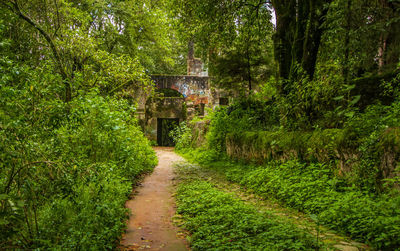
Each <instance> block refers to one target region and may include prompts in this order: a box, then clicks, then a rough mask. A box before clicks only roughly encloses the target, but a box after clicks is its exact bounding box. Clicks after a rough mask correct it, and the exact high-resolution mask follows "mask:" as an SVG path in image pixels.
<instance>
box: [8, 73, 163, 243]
mask: <svg viewBox="0 0 400 251" xmlns="http://www.w3.org/2000/svg"><path fill="white" fill-rule="evenodd" d="M39 76H41V75H40V74H39ZM26 77H30V73H29V71H28V73H27V76H26ZM41 77H47V75H44V76H41ZM32 78H33V81H31V86H27V87H24V86H17V85H15V86H12V85H8V84H7V85H3V86H1V88H0V97H1V98H0V100H1V101H0V104H1V106H0V114H4V116H1V121H0V128H1V129H2V130H0V163H1V164H0V167H1V168H0V175H1V177H2V178H1V179H0V191H1V194H0V201H1V205H2V207H1V209H0V247H4V248H7V247H10V246H12V247H17V248H26V249H33V248H43V249H84V250H89V249H104V248H106V249H111V248H113V247H114V246H115V244H116V240H117V239H118V238H119V237H120V236H121V233H122V231H123V228H124V224H125V219H126V217H127V213H126V209H125V208H124V203H125V201H126V199H127V197H128V195H129V192H130V190H131V188H132V183H133V182H134V181H135V179H137V177H138V176H139V174H141V173H143V172H148V171H151V170H152V168H153V166H154V165H155V164H156V157H155V154H154V151H153V150H152V149H151V148H150V146H149V142H148V140H147V139H146V138H145V137H144V136H143V133H142V132H141V131H140V129H139V126H138V125H137V122H136V120H135V119H134V117H133V116H134V107H130V106H129V105H128V104H127V102H125V101H123V100H118V99H116V98H104V97H101V96H99V95H98V94H97V93H96V92H93V93H88V94H82V95H79V96H78V97H76V98H75V99H74V100H73V101H72V102H70V103H68V104H65V103H63V102H60V101H59V100H57V99H51V98H49V99H47V98H46V95H49V93H51V92H52V90H49V89H46V88H45V87H43V86H42V85H44V84H45V82H43V83H42V82H35V81H34V80H35V77H32ZM19 100H21V101H19Z"/></svg>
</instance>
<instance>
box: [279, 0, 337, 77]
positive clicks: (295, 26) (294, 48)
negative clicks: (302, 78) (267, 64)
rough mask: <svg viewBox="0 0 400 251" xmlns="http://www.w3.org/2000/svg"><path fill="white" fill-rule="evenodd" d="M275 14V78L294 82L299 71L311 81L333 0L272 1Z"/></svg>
mask: <svg viewBox="0 0 400 251" xmlns="http://www.w3.org/2000/svg"><path fill="white" fill-rule="evenodd" d="M271 2H272V6H273V7H274V9H275V13H276V33H275V34H274V48H275V49H274V50H275V59H276V61H277V63H278V76H279V78H281V79H283V80H297V78H298V72H299V68H300V67H301V69H303V70H304V72H305V74H306V76H307V77H309V78H310V79H313V77H314V72H315V68H316V62H317V55H318V51H319V47H320V43H321V37H322V34H323V32H324V29H323V24H324V22H325V20H326V15H327V13H328V10H329V6H330V3H331V2H332V0H272V1H271Z"/></svg>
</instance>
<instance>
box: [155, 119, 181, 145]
mask: <svg viewBox="0 0 400 251" xmlns="http://www.w3.org/2000/svg"><path fill="white" fill-rule="evenodd" d="M178 125H179V118H157V144H158V145H159V146H175V143H174V141H173V139H172V137H171V136H170V132H171V131H172V130H174V129H175V127H176V126H178Z"/></svg>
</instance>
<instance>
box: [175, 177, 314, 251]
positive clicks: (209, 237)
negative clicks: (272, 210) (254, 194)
mask: <svg viewBox="0 0 400 251" xmlns="http://www.w3.org/2000/svg"><path fill="white" fill-rule="evenodd" d="M177 193H178V194H177V200H178V201H177V203H178V209H177V210H178V212H179V213H180V214H182V215H183V217H184V220H185V221H186V223H185V228H186V229H188V230H189V231H191V233H192V236H191V237H190V239H191V246H192V248H193V249H194V250H224V249H233V250H313V249H315V248H316V247H317V243H316V239H315V238H313V236H311V235H310V234H308V233H306V232H304V230H300V229H299V228H297V227H296V226H294V225H292V224H288V223H287V222H283V221H282V219H279V218H277V217H276V216H273V215H270V214H268V213H260V212H258V211H257V209H256V208H255V207H253V206H250V205H246V204H244V203H243V202H242V201H240V200H239V199H237V198H235V197H234V196H233V195H231V194H227V193H225V192H222V191H220V190H218V189H216V188H214V187H213V186H212V185H211V184H210V183H207V182H205V181H197V182H190V183H183V184H181V185H180V186H179V188H178V191H177Z"/></svg>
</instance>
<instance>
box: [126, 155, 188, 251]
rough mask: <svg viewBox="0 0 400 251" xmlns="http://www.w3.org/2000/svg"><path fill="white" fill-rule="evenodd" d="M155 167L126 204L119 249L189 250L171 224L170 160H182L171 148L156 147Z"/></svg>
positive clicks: (172, 174)
mask: <svg viewBox="0 0 400 251" xmlns="http://www.w3.org/2000/svg"><path fill="white" fill-rule="evenodd" d="M155 151H156V152H157V157H158V166H157V167H156V168H155V169H154V172H153V173H152V174H151V175H150V176H148V177H146V178H145V179H144V181H143V183H142V184H141V186H139V187H138V188H137V189H136V191H135V192H136V195H134V196H133V199H131V200H129V201H128V202H127V203H126V207H127V208H129V209H130V210H131V213H132V215H131V216H130V219H129V222H128V228H127V231H126V233H125V234H124V236H123V238H122V241H121V249H122V250H170V251H180V250H188V247H187V243H186V242H185V240H184V239H182V238H180V237H179V236H178V235H177V233H178V232H177V228H176V227H175V226H174V225H173V224H172V217H173V216H174V214H175V203H174V198H173V197H172V192H173V191H172V179H173V178H174V173H173V163H174V162H176V161H182V160H183V159H182V158H181V157H180V156H178V155H177V154H175V153H174V151H173V148H168V147H157V148H155Z"/></svg>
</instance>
